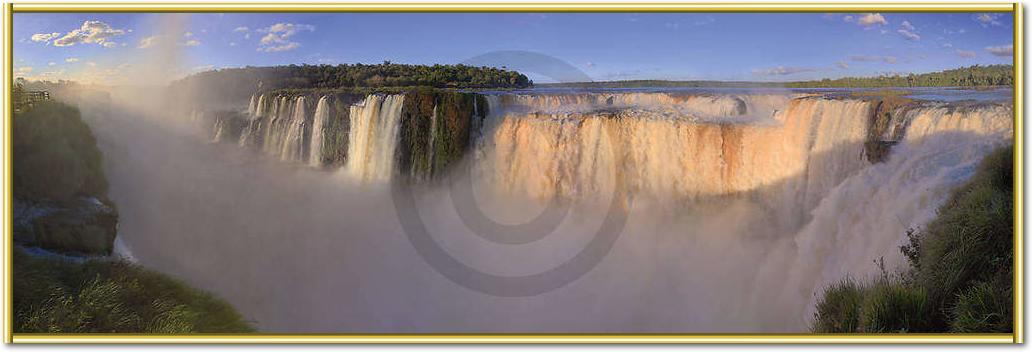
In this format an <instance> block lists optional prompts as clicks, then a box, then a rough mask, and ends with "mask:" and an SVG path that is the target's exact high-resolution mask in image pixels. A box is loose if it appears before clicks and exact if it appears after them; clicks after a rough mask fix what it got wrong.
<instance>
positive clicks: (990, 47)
mask: <svg viewBox="0 0 1032 352" xmlns="http://www.w3.org/2000/svg"><path fill="white" fill-rule="evenodd" d="M14 38H15V46H14V58H15V70H16V73H17V75H19V76H24V77H28V78H37V79H38V78H45V79H51V80H53V79H75V80H81V81H108V82H111V83H118V82H120V81H126V80H131V78H130V77H127V76H131V75H132V72H133V71H132V69H133V67H134V66H140V65H146V62H149V61H147V60H144V59H142V58H145V57H153V56H155V54H154V53H155V52H156V51H157V50H158V49H159V48H164V49H162V50H164V51H163V53H171V54H167V55H175V56H177V57H180V58H181V60H176V61H174V62H171V63H170V62H169V61H164V62H163V63H162V64H163V65H170V66H175V67H174V68H173V67H170V68H169V70H170V71H175V72H177V74H178V75H182V74H186V73H189V72H196V71H199V70H205V69H210V68H221V67H240V66H247V65H251V66H265V65H279V64H301V63H309V64H337V63H356V62H361V63H379V62H383V61H384V60H390V61H392V62H396V63H413V64H434V63H460V62H463V61H465V60H467V59H469V58H471V57H475V56H477V55H481V54H484V53H489V52H493V51H499V50H523V51H532V52H537V53H541V54H545V55H549V56H552V57H555V58H558V59H560V60H563V61H565V62H567V63H569V64H571V65H573V66H575V67H577V68H579V69H580V70H582V71H584V73H586V74H587V75H588V76H590V77H591V78H592V79H593V80H596V81H601V80H625V79H671V80H688V79H714V80H757V81H791V80H807V79H817V78H825V77H830V78H835V77H842V76H871V75H879V74H887V73H889V74H891V73H909V72H928V71H937V70H942V69H948V68H955V67H960V66H968V65H973V64H983V65H985V64H998V63H1011V62H1012V54H1011V51H1012V49H1011V48H1012V43H1013V17H1012V15H1011V14H1009V13H1007V14H980V13H952V14H947V13H934V14H932V13H925V14H911V13H881V14H861V13H837V14H816V13H814V14H773V13H768V14H701V13H700V14H631V13H621V14H561V13H544V14H533V13H521V14H483V13H481V14H339V13H338V14H333V13H316V14H189V15H169V14H81V13H55V14H42V13H41V14H29V13H18V14H15V15H14ZM148 55H150V56H148ZM162 55H165V54H162ZM158 56H161V55H158ZM531 78H532V79H535V80H536V81H539V82H543V81H548V79H547V78H545V77H535V76H534V75H531Z"/></svg>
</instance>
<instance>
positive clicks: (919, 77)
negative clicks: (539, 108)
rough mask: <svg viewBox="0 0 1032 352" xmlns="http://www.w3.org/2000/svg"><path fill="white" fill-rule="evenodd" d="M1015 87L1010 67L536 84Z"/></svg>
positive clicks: (746, 86) (565, 85)
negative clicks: (784, 78)
mask: <svg viewBox="0 0 1032 352" xmlns="http://www.w3.org/2000/svg"><path fill="white" fill-rule="evenodd" d="M1013 84H1014V68H1013V66H1011V65H989V66H979V65H975V66H969V67H962V68H957V69H952V70H945V71H940V72H932V73H922V74H909V75H885V76H878V77H846V78H839V79H823V80H819V81H798V82H749V81H738V82H726V81H664V80H633V81H611V82H574V83H550V84H537V85H536V86H539V87H557V88H717V87H727V88H878V87H987V86H1010V85H1013Z"/></svg>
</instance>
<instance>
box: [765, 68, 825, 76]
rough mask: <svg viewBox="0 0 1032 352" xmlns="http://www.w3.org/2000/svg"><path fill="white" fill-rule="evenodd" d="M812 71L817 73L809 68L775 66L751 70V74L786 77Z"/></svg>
mask: <svg viewBox="0 0 1032 352" xmlns="http://www.w3.org/2000/svg"><path fill="white" fill-rule="evenodd" d="M813 71H817V69H815V68H809V67H785V66H777V67H772V68H767V69H761V70H753V74H757V75H764V76H786V75H793V74H796V73H803V72H813Z"/></svg>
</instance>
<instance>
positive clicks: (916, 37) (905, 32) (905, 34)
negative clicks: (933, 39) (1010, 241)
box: [896, 29, 921, 41]
mask: <svg viewBox="0 0 1032 352" xmlns="http://www.w3.org/2000/svg"><path fill="white" fill-rule="evenodd" d="M896 33H899V35H901V36H903V38H906V39H907V40H914V41H917V40H921V36H920V35H917V33H914V32H911V31H908V30H906V29H900V30H898V31H896Z"/></svg>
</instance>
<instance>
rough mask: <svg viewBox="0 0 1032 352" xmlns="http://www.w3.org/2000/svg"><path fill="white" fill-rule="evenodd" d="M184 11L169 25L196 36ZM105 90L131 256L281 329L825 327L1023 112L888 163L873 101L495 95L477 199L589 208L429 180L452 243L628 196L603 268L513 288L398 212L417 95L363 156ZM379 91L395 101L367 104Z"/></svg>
mask: <svg viewBox="0 0 1032 352" xmlns="http://www.w3.org/2000/svg"><path fill="white" fill-rule="evenodd" d="M162 18H167V17H166V16H162ZM181 21H182V19H178V20H177V19H170V20H168V21H167V22H164V23H161V24H159V26H161V27H162V28H165V31H164V32H165V33H167V35H176V33H179V32H180V31H181V27H182V22H181ZM161 50H163V51H159V52H158V53H157V54H155V55H153V56H150V55H148V56H146V57H141V58H140V60H139V64H138V65H137V66H138V67H139V70H140V71H139V72H140V74H141V77H146V79H147V80H153V82H168V81H170V80H171V79H173V78H174V76H175V72H177V69H176V67H183V66H184V64H183V60H184V59H183V58H182V55H181V53H179V52H178V51H177V48H176V47H175V45H166V46H164V47H163V48H161ZM109 93H110V95H111V100H110V102H102V103H90V102H80V103H79V106H80V108H81V109H82V111H83V116H84V119H85V120H86V121H87V122H88V123H89V124H90V126H91V128H92V129H93V131H94V134H95V135H96V137H97V140H98V144H99V147H100V149H101V150H102V152H103V153H104V168H105V172H106V174H107V177H108V179H109V181H110V185H111V186H110V198H111V199H112V200H113V201H114V202H115V204H116V205H117V206H118V209H119V212H120V224H119V233H118V241H119V252H120V254H121V255H123V256H125V257H128V258H132V259H133V260H134V261H136V262H137V263H139V264H140V265H143V266H144V267H147V268H150V269H153V270H157V271H160V272H162V273H166V274H170V275H172V276H173V277H176V278H178V279H181V280H183V281H185V282H187V283H188V284H190V285H192V286H195V287H198V288H201V289H204V290H208V291H210V292H213V293H214V294H216V295H218V296H219V297H222V298H224V299H226V300H227V301H228V302H229V303H230V304H232V305H233V306H234V307H236V308H237V310H238V311H240V312H241V314H242V315H243V316H244V317H245V318H246V319H247V320H249V321H252V322H254V323H255V325H256V326H257V327H258V328H259V329H260V330H261V331H263V332H306V333H316V332H338V333H339V332H442V333H443V332H680V333H684V332H802V331H807V329H808V324H809V320H810V318H811V316H812V313H813V306H814V304H815V303H816V302H815V300H816V297H817V296H818V295H819V293H820V290H821V289H822V288H823V287H824V286H825V285H827V284H829V283H833V282H835V281H838V280H841V279H842V278H845V277H847V276H852V277H855V278H860V277H864V276H871V275H879V274H880V272H879V268H878V266H877V265H876V264H875V263H874V261H875V260H879V259H883V260H884V261H885V263H886V264H887V265H888V268H889V269H895V268H897V267H899V266H901V265H903V261H902V259H901V256H900V255H899V254H898V249H897V247H898V245H899V244H900V243H901V241H902V240H903V239H904V233H905V231H906V230H907V229H908V228H912V227H916V226H920V225H922V224H924V223H926V222H927V221H929V220H930V219H931V218H932V217H933V216H934V212H935V209H936V207H937V206H938V205H939V204H941V203H942V202H943V201H944V199H945V197H946V196H947V195H948V192H949V190H950V189H952V187H955V186H956V185H958V184H959V183H961V182H963V181H964V180H965V179H967V177H970V175H971V173H972V172H973V168H974V165H976V164H977V162H978V161H979V160H980V159H981V157H982V156H984V155H985V154H987V153H988V152H989V151H991V150H992V149H993V148H995V147H997V146H999V145H1002V144H1003V143H1006V141H1007V140H1008V138H1009V137H1008V136H1010V133H1011V131H1012V128H1013V126H1011V125H1010V119H1009V116H1010V115H1009V108H1006V107H999V106H989V107H974V108H971V109H959V110H957V109H947V108H944V107H937V106H926V107H921V108H917V109H914V110H913V111H910V112H909V113H908V114H906V118H907V119H908V120H907V121H908V126H909V127H908V133H907V134H906V136H905V138H903V139H902V140H901V141H900V144H899V145H897V146H896V147H894V149H893V152H892V154H891V156H890V158H889V159H888V160H887V161H885V162H883V163H877V164H872V163H870V162H868V161H867V160H865V159H864V158H863V143H864V141H865V139H864V138H865V135H866V132H867V131H866V128H867V126H866V125H865V124H864V122H863V121H865V120H863V117H864V116H866V114H869V113H870V111H871V108H872V107H871V106H870V104H869V103H867V102H863V101H859V100H848V99H842V100H833V99H821V98H816V97H807V96H792V95H789V94H771V93H769V92H765V93H763V94H737V95H736V96H734V97H726V96H721V97H717V98H713V97H708V98H705V99H696V98H692V99H695V100H692V99H688V100H684V99H681V98H678V97H671V96H669V95H665V94H663V93H634V94H638V95H630V94H628V95H618V96H617V97H616V98H615V99H614V100H613V101H616V102H617V104H616V107H620V108H625V109H624V110H630V111H624V112H620V113H613V112H611V111H599V109H600V108H612V107H613V106H612V105H611V104H610V105H605V104H599V101H605V99H601V100H599V99H598V98H599V97H589V98H584V99H587V100H591V102H590V103H587V104H567V103H569V102H568V101H564V100H563V99H568V98H564V97H554V96H547V95H546V96H543V97H533V98H492V99H491V101H492V106H491V111H492V115H491V116H489V117H487V120H485V121H486V122H485V126H484V130H483V131H482V133H481V137H480V139H479V140H478V142H477V144H476V146H475V147H474V150H473V151H471V152H469V153H467V154H468V155H467V156H466V160H465V161H464V162H465V163H468V164H469V165H471V168H472V170H473V173H472V175H474V179H473V180H472V181H473V184H474V188H473V191H474V195H475V200H476V205H477V207H478V208H479V209H481V210H483V211H484V212H485V214H486V215H487V216H488V217H489V218H491V219H493V220H494V221H496V222H498V223H502V224H508V225H515V224H520V223H524V222H527V221H528V220H530V219H533V218H534V217H535V216H537V215H538V214H539V213H541V212H542V211H544V210H545V209H547V207H548V204H550V203H549V202H551V201H552V200H553V199H555V200H557V201H558V202H561V203H562V204H563V206H568V207H569V212H567V213H565V214H566V216H565V217H563V218H562V219H561V221H560V222H559V224H558V227H557V228H556V229H555V230H554V231H550V232H549V233H548V234H547V236H544V237H543V238H542V239H540V240H537V241H533V242H530V243H526V244H521V245H512V244H505V243H498V242H496V241H491V240H489V239H487V238H484V237H481V234H477V233H474V231H472V230H470V229H469V228H468V226H467V224H466V223H465V222H464V221H463V219H462V218H461V216H460V215H459V214H458V213H457V212H456V207H455V200H453V199H452V197H453V196H454V194H453V193H452V189H451V185H450V184H449V182H448V181H440V180H438V181H431V182H424V183H418V184H415V185H413V186H412V190H413V192H414V193H413V194H414V198H415V199H416V205H417V208H418V210H419V220H420V221H421V222H422V223H423V224H424V225H425V226H426V228H427V230H428V232H429V233H430V234H432V235H433V236H434V239H433V240H434V241H435V242H436V243H438V244H439V245H440V247H441V248H443V249H444V251H446V252H447V254H449V255H450V256H452V257H453V258H455V259H456V260H457V261H459V262H461V263H463V264H465V265H466V266H468V267H472V268H476V269H477V270H479V271H481V272H483V273H487V274H490V275H498V276H523V275H533V274H535V273H539V272H544V271H548V270H550V269H551V268H554V267H557V266H560V265H562V264H563V263H564V262H566V261H568V260H570V259H571V258H574V257H575V256H576V255H577V254H578V253H579V252H580V251H581V249H582V248H584V247H585V246H586V245H587V244H588V243H590V242H591V241H592V238H593V236H595V234H596V233H599V232H600V226H603V225H602V224H603V223H604V221H605V220H604V219H605V214H606V212H607V210H608V209H609V208H608V207H609V205H610V204H613V202H612V201H613V198H612V197H625V196H626V197H627V199H617V200H618V203H617V204H619V205H620V211H621V212H622V214H624V215H626V223H625V224H623V225H622V226H620V228H618V229H609V230H615V231H616V233H618V237H616V239H615V241H614V242H613V244H612V248H608V249H607V251H605V252H602V253H601V254H602V255H603V256H602V257H601V258H600V260H599V262H598V264H597V266H594V267H593V268H591V269H590V270H588V271H587V272H586V273H585V274H584V275H583V276H580V277H579V278H576V279H575V280H572V281H571V282H569V283H566V284H563V285H559V287H558V288H556V289H554V290H550V291H547V292H544V293H540V294H533V295H524V296H517V297H510V296H506V295H497V294H490V293H484V292H482V291H478V290H475V289H470V288H468V287H467V286H465V285H462V284H461V283H459V282H455V278H454V277H449V276H448V275H445V274H443V273H442V272H440V271H439V270H440V269H439V268H435V267H434V266H432V265H431V264H429V261H428V260H427V258H424V257H423V255H421V254H420V253H421V252H420V249H419V248H417V247H415V246H416V244H414V242H413V241H411V240H410V237H409V235H410V234H408V233H406V230H405V227H404V226H403V224H402V222H401V221H399V214H398V213H397V212H396V209H397V204H396V203H395V200H396V198H395V197H393V196H392V182H390V181H391V178H392V177H396V176H394V175H395V174H396V173H397V171H393V170H392V169H390V168H389V167H388V168H387V169H384V168H383V167H384V163H390V161H391V158H392V157H393V153H392V152H384V151H385V150H393V148H394V147H393V146H388V144H390V143H395V138H393V136H394V135H396V134H397V132H396V131H397V130H396V129H393V130H392V128H390V126H384V125H376V123H386V122H383V121H389V118H388V117H386V116H381V115H382V114H384V111H395V112H393V113H400V110H401V108H400V101H398V102H391V103H389V104H388V103H385V102H386V101H391V99H396V100H400V99H404V97H402V96H396V97H393V96H392V97H385V96H374V97H370V98H367V102H366V104H370V105H362V106H352V107H351V108H352V111H356V112H361V114H357V115H355V116H356V117H355V118H356V119H366V120H368V121H364V122H368V123H367V124H366V125H368V127H361V126H365V125H362V124H360V123H356V124H355V125H354V126H356V127H355V129H363V128H364V129H366V130H368V131H369V132H368V133H369V135H368V136H366V137H369V138H367V139H363V140H357V139H355V138H352V139H351V142H352V144H353V145H350V146H349V150H351V151H352V152H350V153H349V155H365V156H366V157H363V158H362V159H360V158H355V159H350V160H348V163H347V165H345V166H343V167H341V168H339V169H321V168H313V167H310V165H308V164H307V162H297V161H290V160H287V161H283V160H280V158H279V157H274V156H270V155H269V153H263V152H261V151H257V150H249V149H246V148H241V147H239V146H238V145H237V143H212V142H211V141H210V137H209V136H210V134H211V131H209V130H205V127H204V124H199V123H197V121H193V120H192V119H191V118H190V116H191V111H190V110H189V108H190V107H192V106H195V105H197V104H194V103H193V102H191V101H190V100H189V99H190V94H189V92H187V93H185V94H183V93H182V92H178V93H176V94H172V93H170V91H169V90H168V89H167V88H166V87H164V86H162V85H156V86H154V87H153V88H140V87H123V88H118V87H116V88H112V89H111V90H110V91H109ZM602 98H606V97H602ZM318 100H321V99H317V100H316V101H318ZM373 101H378V103H377V104H383V105H390V106H394V108H390V109H387V108H383V109H379V108H378V109H375V110H372V109H366V108H365V107H367V106H370V107H371V106H374V105H372V102H373ZM227 105H233V104H227ZM239 105H240V106H237V109H239V110H241V111H243V110H246V109H247V106H246V104H239ZM600 105H604V106H600ZM376 106H379V105H376ZM663 106H666V107H671V106H672V107H674V109H673V110H674V111H673V112H671V111H670V110H669V109H660V108H659V107H663ZM561 107H565V108H568V109H559V108H561ZM757 107H759V108H757ZM300 110H301V111H304V109H300ZM312 113H313V112H312V111H308V112H302V113H301V114H302V115H303V114H312ZM378 114H379V115H378ZM614 114H615V115H617V116H616V117H614ZM670 114H678V115H683V114H695V115H698V116H697V118H691V119H678V120H674V119H669V118H668V117H669V116H668V115H670ZM1000 116H1003V117H1004V118H1000ZM395 117H396V116H395ZM356 121H358V120H356ZM359 122H362V121H359ZM393 123H395V124H396V123H397V122H396V121H395V122H393ZM392 131H393V132H392ZM350 133H362V132H361V131H352V132H350ZM391 133H394V135H391ZM385 136H386V137H390V138H383V137H385ZM378 137H379V138H378ZM359 150H361V151H362V152H363V153H357V154H356V153H355V152H357V151H359ZM277 155H279V154H277ZM370 163H376V165H372V164H370ZM455 169H456V171H454V172H459V171H463V170H465V169H463V168H455ZM444 179H445V180H447V179H448V178H447V177H445V178H444ZM395 186H396V185H395ZM618 187H626V191H627V194H624V193H621V192H617V191H616V190H617V189H618ZM408 220H412V219H408Z"/></svg>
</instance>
